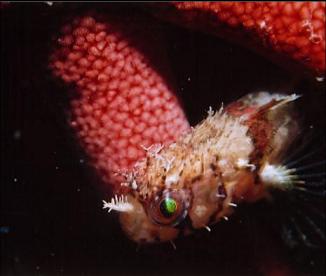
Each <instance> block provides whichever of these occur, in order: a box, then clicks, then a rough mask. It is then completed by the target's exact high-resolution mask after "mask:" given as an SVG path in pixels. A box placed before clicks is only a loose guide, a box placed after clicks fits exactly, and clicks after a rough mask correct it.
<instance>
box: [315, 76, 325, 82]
mask: <svg viewBox="0 0 326 276" xmlns="http://www.w3.org/2000/svg"><path fill="white" fill-rule="evenodd" d="M324 80H325V78H324V77H316V81H318V82H323V81H324Z"/></svg>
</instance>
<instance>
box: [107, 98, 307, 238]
mask: <svg viewBox="0 0 326 276" xmlns="http://www.w3.org/2000/svg"><path fill="white" fill-rule="evenodd" d="M298 98H299V96H297V95H295V94H292V95H282V94H271V93H267V92H260V93H255V94H249V95H247V96H245V97H243V98H241V99H239V100H238V101H235V102H233V103H231V104H230V105H228V106H227V107H226V108H223V107H221V109H220V110H219V111H217V112H215V113H214V112H213V111H212V110H209V112H208V116H207V118H206V119H205V120H203V121H202V122H201V123H199V124H198V125H197V126H196V127H194V128H192V129H191V130H190V131H189V132H188V133H185V134H184V135H183V136H182V137H180V138H179V139H178V140H177V141H176V142H175V143H172V144H170V145H168V146H162V145H153V146H152V147H150V148H147V149H145V150H146V151H147V157H146V158H145V159H143V160H141V161H140V162H138V163H137V164H136V165H135V167H134V170H133V172H132V173H130V174H129V175H127V176H126V182H125V183H122V186H123V187H124V195H123V196H122V197H121V198H116V200H111V202H104V208H109V209H110V210H111V209H114V210H117V211H120V223H121V226H122V228H123V230H124V231H125V232H126V234H127V236H128V237H129V238H130V239H132V240H134V241H136V242H138V243H151V242H164V241H171V240H174V239H175V238H177V237H178V236H179V234H181V233H182V234H188V233H191V232H193V231H194V230H196V229H200V228H206V229H208V230H210V228H209V227H210V225H212V224H216V223H218V222H219V221H221V220H228V218H229V217H230V216H231V215H232V213H233V212H234V211H235V210H236V208H237V206H238V205H241V203H244V202H247V203H254V202H257V201H259V200H263V199H268V198H270V197H271V196H272V195H271V191H273V190H275V189H276V190H280V191H288V190H291V189H292V188H293V187H294V185H295V180H294V179H297V178H295V176H294V175H293V174H292V173H293V171H292V170H289V169H288V168H287V167H285V166H282V160H283V159H284V155H285V154H286V152H287V149H288V148H289V147H290V145H291V144H292V143H293V141H294V140H295V139H296V137H297V136H298V135H300V132H301V128H300V124H299V120H298V116H297V113H296V111H295V108H294V106H293V105H294V102H295V100H297V99H298ZM118 203H119V204H120V205H119V204H118Z"/></svg>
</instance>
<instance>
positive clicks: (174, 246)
mask: <svg viewBox="0 0 326 276" xmlns="http://www.w3.org/2000/svg"><path fill="white" fill-rule="evenodd" d="M170 243H171V245H172V247H173V249H174V250H177V246H176V245H175V243H174V242H173V241H172V240H170Z"/></svg>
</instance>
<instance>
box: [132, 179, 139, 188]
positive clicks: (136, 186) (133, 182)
mask: <svg viewBox="0 0 326 276" xmlns="http://www.w3.org/2000/svg"><path fill="white" fill-rule="evenodd" d="M131 188H132V189H133V190H137V188H138V185H137V182H136V180H135V179H134V180H133V181H132V182H131Z"/></svg>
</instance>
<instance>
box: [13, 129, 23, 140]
mask: <svg viewBox="0 0 326 276" xmlns="http://www.w3.org/2000/svg"><path fill="white" fill-rule="evenodd" d="M21 135H22V134H21V131H20V130H15V131H14V135H13V136H14V140H19V139H20V138H21Z"/></svg>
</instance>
